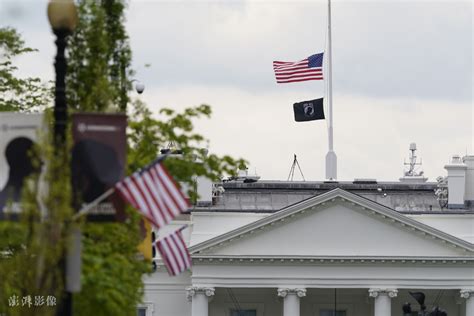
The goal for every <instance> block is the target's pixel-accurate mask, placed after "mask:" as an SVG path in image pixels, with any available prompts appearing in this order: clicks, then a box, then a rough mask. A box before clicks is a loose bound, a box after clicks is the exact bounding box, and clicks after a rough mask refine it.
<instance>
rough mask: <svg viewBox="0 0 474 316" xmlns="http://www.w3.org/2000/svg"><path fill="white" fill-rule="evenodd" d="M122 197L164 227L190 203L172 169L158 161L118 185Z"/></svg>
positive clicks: (158, 225) (158, 226) (156, 224)
mask: <svg viewBox="0 0 474 316" xmlns="http://www.w3.org/2000/svg"><path fill="white" fill-rule="evenodd" d="M115 187H116V188H117V189H118V190H119V192H120V193H121V194H122V196H123V197H124V198H125V200H127V201H128V202H129V203H130V204H132V205H133V206H134V207H135V208H136V209H138V210H140V211H141V213H142V214H143V215H144V216H145V217H146V218H148V219H149V220H150V222H152V223H153V225H155V226H156V227H157V228H160V227H163V226H164V225H166V224H167V223H169V222H170V221H171V220H173V219H174V218H175V217H176V216H178V215H179V214H180V213H182V212H183V211H185V210H187V209H188V208H189V207H190V205H189V201H188V199H187V198H186V197H185V196H184V194H183V193H182V192H181V190H180V189H179V187H178V185H177V184H176V182H175V181H174V179H173V178H172V177H171V176H170V174H169V173H168V171H167V170H166V169H165V168H164V167H163V166H162V165H161V164H160V163H157V164H155V165H153V166H151V167H150V168H148V169H146V170H144V171H141V172H136V173H134V174H133V175H131V176H129V177H127V178H125V179H124V180H122V181H120V182H119V183H117V184H116V185H115Z"/></svg>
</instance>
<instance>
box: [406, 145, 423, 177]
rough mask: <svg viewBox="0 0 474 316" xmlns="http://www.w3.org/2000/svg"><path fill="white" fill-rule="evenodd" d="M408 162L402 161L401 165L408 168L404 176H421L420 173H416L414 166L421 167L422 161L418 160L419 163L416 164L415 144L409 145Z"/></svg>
mask: <svg viewBox="0 0 474 316" xmlns="http://www.w3.org/2000/svg"><path fill="white" fill-rule="evenodd" d="M409 159H410V162H408V163H407V162H406V161H405V160H403V164H404V165H405V166H410V167H409V168H408V170H407V171H405V176H420V175H421V174H423V171H422V172H416V170H415V168H416V166H421V164H422V161H421V159H420V162H416V143H411V144H410V158H409Z"/></svg>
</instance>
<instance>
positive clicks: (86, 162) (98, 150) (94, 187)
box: [71, 113, 127, 221]
mask: <svg viewBox="0 0 474 316" xmlns="http://www.w3.org/2000/svg"><path fill="white" fill-rule="evenodd" d="M126 127H127V118H126V116H125V115H122V114H91V113H76V114H73V115H72V136H73V148H72V153H71V177H72V186H73V188H74V190H73V191H74V194H73V199H74V207H75V208H76V210H77V211H79V210H80V209H81V208H82V207H84V206H85V205H87V204H89V203H91V202H92V201H94V200H95V199H96V198H97V197H99V196H100V195H101V194H102V193H104V192H105V191H107V190H108V189H109V188H112V187H113V186H114V185H115V184H116V183H117V182H119V181H120V180H121V179H122V178H123V177H124V176H125V166H126V155H125V153H126V136H125V130H126ZM123 208H124V205H123V202H122V200H121V199H120V198H119V197H118V196H117V194H116V193H114V194H113V195H111V196H110V197H108V198H107V199H105V200H104V201H102V202H101V203H98V204H97V205H96V206H94V208H93V209H91V210H90V211H89V215H88V216H87V219H88V220H89V221H116V220H118V221H121V220H124V218H125V216H124V209H123Z"/></svg>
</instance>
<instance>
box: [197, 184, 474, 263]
mask: <svg viewBox="0 0 474 316" xmlns="http://www.w3.org/2000/svg"><path fill="white" fill-rule="evenodd" d="M335 202H338V203H347V204H349V205H348V206H349V207H351V208H353V209H354V208H356V209H357V208H358V210H359V211H365V212H366V213H367V214H368V215H369V216H373V217H377V218H379V219H382V220H386V221H390V222H391V223H395V224H398V225H400V226H401V228H406V229H409V230H410V231H412V232H415V233H419V234H421V235H424V236H427V237H431V238H432V239H433V240H436V241H438V242H440V243H442V244H444V245H445V246H446V245H449V246H451V247H454V248H459V249H462V250H463V251H464V252H466V256H467V255H469V254H470V253H472V252H473V251H474V245H473V244H471V243H469V242H467V241H464V240H462V239H459V238H457V237H454V236H452V235H450V234H447V233H445V232H443V231H440V230H438V229H435V228H433V227H431V226H428V225H425V224H423V223H420V222H418V221H416V220H414V219H411V218H409V217H407V216H405V215H403V214H400V213H399V212H397V211H395V210H393V209H391V208H388V207H386V206H384V205H381V204H379V203H376V202H373V201H371V200H369V199H366V198H364V197H361V196H359V195H356V194H354V193H350V192H347V191H345V190H342V189H340V188H336V189H334V190H332V191H329V192H326V193H323V194H321V195H318V196H315V197H312V198H309V199H306V200H304V201H301V202H299V203H296V204H293V205H290V206H288V207H286V208H283V209H282V210H280V211H278V212H276V213H274V214H272V215H269V216H267V217H265V218H262V219H260V220H257V221H255V222H252V223H250V224H247V225H244V226H242V227H239V228H237V229H234V230H232V231H230V232H227V233H224V234H222V235H219V236H216V237H214V238H211V239H209V240H206V241H203V242H201V243H199V244H196V245H194V246H192V247H190V248H189V250H190V252H191V254H192V255H193V257H195V256H196V255H197V254H199V253H202V252H203V251H205V250H211V249H213V248H216V247H220V246H222V245H224V244H227V243H229V242H232V241H233V240H236V239H239V238H242V237H244V236H246V235H248V234H253V233H255V232H256V231H260V230H265V229H268V228H269V227H271V226H274V225H278V224H281V223H282V222H284V221H286V220H287V219H289V218H292V217H294V216H297V215H299V214H303V213H305V212H306V211H311V210H314V209H318V208H321V209H322V208H325V207H327V206H328V205H332V204H333V203H335Z"/></svg>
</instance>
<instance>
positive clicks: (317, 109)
mask: <svg viewBox="0 0 474 316" xmlns="http://www.w3.org/2000/svg"><path fill="white" fill-rule="evenodd" d="M293 110H294V112H295V121H296V122H306V121H314V120H324V108H323V98H320V99H315V100H309V101H303V102H298V103H295V104H293Z"/></svg>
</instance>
